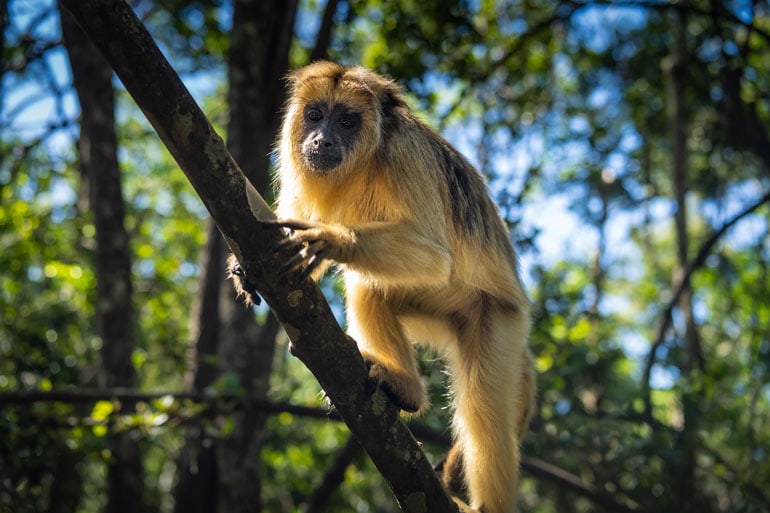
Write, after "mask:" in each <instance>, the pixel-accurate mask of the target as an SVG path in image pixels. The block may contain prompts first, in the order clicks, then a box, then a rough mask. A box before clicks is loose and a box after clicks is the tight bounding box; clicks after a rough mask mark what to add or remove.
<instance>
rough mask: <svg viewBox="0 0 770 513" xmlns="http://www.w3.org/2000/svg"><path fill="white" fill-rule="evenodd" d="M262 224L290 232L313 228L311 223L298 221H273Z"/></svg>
mask: <svg viewBox="0 0 770 513" xmlns="http://www.w3.org/2000/svg"><path fill="white" fill-rule="evenodd" d="M263 223H264V224H265V225H267V226H279V227H281V228H288V229H290V230H307V229H308V228H312V227H313V223H312V222H310V221H302V220H299V219H276V220H275V221H263Z"/></svg>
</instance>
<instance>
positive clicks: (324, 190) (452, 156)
mask: <svg viewBox="0 0 770 513" xmlns="http://www.w3.org/2000/svg"><path fill="white" fill-rule="evenodd" d="M311 105H322V106H323V107H324V109H328V112H332V111H333V109H334V108H335V107H336V106H339V108H344V109H345V112H348V111H349V112H353V113H356V115H360V126H359V127H358V128H357V133H356V135H355V139H354V140H355V143H354V144H353V145H352V147H347V146H344V145H343V146H344V147H342V148H339V149H338V150H339V152H340V153H341V154H342V155H343V158H342V161H341V163H340V164H339V165H338V166H337V167H335V168H334V169H331V170H319V169H317V168H315V167H314V166H313V165H312V162H311V161H309V160H308V159H307V158H305V156H304V155H303V143H304V144H305V147H307V141H308V131H309V129H308V125H307V123H308V121H307V117H306V115H305V114H304V113H305V112H306V109H307V108H308V106H311ZM278 153H279V173H278V186H279V192H278V216H279V219H281V220H282V221H283V222H284V223H285V225H286V226H290V227H292V228H294V232H293V234H292V235H290V236H289V239H290V242H291V243H293V244H296V245H297V250H298V251H299V252H300V254H301V256H300V257H299V258H298V259H297V260H298V264H297V265H298V266H308V265H313V266H315V265H318V263H319V262H320V261H321V260H323V261H324V262H325V263H328V262H331V261H333V262H335V263H336V264H337V265H338V266H339V267H341V268H342V270H343V272H344V278H345V286H346V296H347V317H348V329H349V332H350V334H351V335H352V336H353V338H355V339H356V340H357V342H358V344H359V347H360V349H361V352H362V354H363V355H364V357H365V358H366V359H367V360H368V361H369V362H370V363H371V373H372V375H373V376H374V377H376V378H377V379H379V380H380V382H381V384H382V386H383V388H384V389H385V391H386V392H388V394H389V395H390V397H391V398H392V399H393V400H394V401H395V402H396V404H398V405H399V406H400V407H401V408H403V409H405V410H408V411H421V410H423V409H424V408H426V407H427V396H426V393H425V389H424V387H423V384H422V382H421V380H420V376H419V375H418V370H417V364H416V360H415V352H414V349H413V346H412V343H414V342H419V343H424V344H428V345H430V346H433V347H435V348H437V349H439V350H440V351H441V352H442V353H443V354H444V355H445V357H446V361H447V363H448V366H449V374H450V376H451V379H450V387H451V391H452V397H453V402H454V421H453V433H454V438H455V441H456V443H455V446H454V448H453V449H452V451H451V453H450V457H449V459H448V460H447V463H446V464H445V465H444V472H445V481H446V482H447V483H448V485H452V487H453V488H455V489H458V490H459V491H460V492H466V491H467V499H468V501H469V505H466V504H465V503H460V502H459V501H458V503H459V504H461V507H462V508H464V510H465V511H475V512H484V513H511V512H513V511H515V510H516V493H517V492H516V490H517V483H518V477H519V443H520V440H521V437H522V436H523V434H524V432H525V430H526V427H527V424H528V422H529V417H530V414H531V411H532V407H533V406H532V405H533V397H534V390H535V376H534V369H533V365H532V358H531V355H530V353H529V350H528V348H527V338H528V331H529V310H530V305H529V301H528V299H527V297H526V295H525V293H524V290H523V288H522V285H521V282H520V279H519V275H518V271H517V262H516V256H515V253H514V250H513V247H512V245H511V243H510V239H509V234H508V229H507V227H506V225H505V223H504V222H503V220H502V219H501V218H500V216H499V214H498V212H497V209H496V207H495V205H494V204H493V202H492V201H491V200H490V198H489V196H488V192H487V187H486V183H485V181H484V179H483V177H482V175H481V174H480V173H479V172H478V171H477V170H476V169H474V168H473V166H471V165H470V164H469V163H468V161H467V160H466V159H465V158H463V157H462V155H460V153H459V152H457V151H456V150H455V149H454V148H452V146H451V145H450V144H449V143H448V142H447V141H445V140H444V139H443V138H442V137H441V136H439V135H438V134H437V133H436V132H434V131H433V130H431V129H430V128H429V127H428V126H426V125H425V124H424V123H423V122H421V121H420V120H419V119H417V117H415V116H414V114H413V113H412V112H411V111H410V110H409V108H408V106H407V104H406V102H405V101H404V98H403V96H402V93H401V91H400V90H399V88H398V86H397V85H396V84H395V83H394V82H393V81H391V80H389V79H387V78H385V77H382V76H380V75H378V74H376V73H374V72H372V71H370V70H368V69H366V68H362V67H343V66H340V65H337V64H333V63H330V62H318V63H315V64H312V65H310V66H308V67H305V68H302V69H300V70H299V71H297V72H296V73H294V74H293V75H292V76H291V78H290V95H289V100H288V104H287V108H286V114H285V119H284V123H283V128H282V135H281V138H280V141H279V145H278ZM325 267H326V266H325V265H320V266H318V268H317V269H316V270H315V272H314V275H315V276H316V277H318V276H319V275H320V274H322V271H323V269H324V268H325ZM458 483H462V484H464V486H460V485H458Z"/></svg>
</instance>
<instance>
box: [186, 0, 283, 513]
mask: <svg viewBox="0 0 770 513" xmlns="http://www.w3.org/2000/svg"><path fill="white" fill-rule="evenodd" d="M295 12H296V1H293V2H283V3H278V2H260V1H241V0H239V1H236V2H235V5H234V12H233V27H232V33H231V47H230V52H229V55H228V57H229V59H228V63H229V82H230V90H229V100H230V119H229V123H228V129H227V133H228V149H229V150H230V153H231V154H232V155H233V156H234V157H235V158H236V160H237V161H238V162H240V163H241V166H242V170H243V172H244V173H245V174H246V176H247V177H248V178H249V180H250V181H251V182H252V183H253V184H254V186H255V187H256V188H257V190H259V191H261V192H263V193H268V196H269V192H270V191H269V188H270V173H269V170H270V159H269V153H270V148H271V146H272V144H273V141H274V140H275V137H276V133H277V130H278V127H279V124H280V108H281V105H282V103H283V91H284V86H283V83H282V78H283V77H284V76H285V75H286V72H287V71H288V62H289V47H290V43H291V39H292V35H293V25H294V17H295ZM204 253H205V254H204V256H203V257H202V261H204V262H206V266H205V272H204V273H203V274H202V275H201V290H202V291H203V294H202V296H201V299H200V305H199V306H198V307H197V308H196V309H195V312H196V313H195V318H194V319H193V325H194V326H195V329H194V332H195V333H196V334H197V335H196V337H195V339H194V343H195V347H196V349H195V353H196V357H195V358H193V365H194V368H197V372H195V373H194V377H193V378H192V379H189V381H190V382H191V383H192V385H193V388H194V389H195V390H197V391H200V390H202V389H204V388H205V387H206V386H208V385H210V384H211V383H212V382H213V381H214V380H215V379H216V377H217V374H218V373H217V372H211V371H212V369H208V368H206V366H205V363H203V362H202V360H201V358H202V357H203V356H206V355H208V356H213V355H216V356H217V357H218V370H219V371H221V372H232V373H234V374H235V375H236V376H238V378H239V382H240V385H241V386H242V387H243V389H244V393H245V394H246V395H247V396H248V397H250V398H259V399H263V398H266V395H267V391H268V380H269V377H270V371H271V369H272V362H273V353H274V349H275V336H276V334H277V332H278V322H277V321H276V320H275V319H274V318H273V317H272V316H268V317H267V319H266V321H265V323H264V325H263V326H259V325H258V324H257V321H256V317H255V315H254V312H253V311H252V310H251V309H249V308H246V307H244V306H243V304H241V303H240V302H239V301H238V299H237V298H236V297H235V294H234V292H233V289H232V288H231V287H230V286H229V285H227V284H226V285H225V286H224V287H223V286H222V285H223V284H224V283H225V274H224V266H225V264H224V261H225V256H226V254H227V245H226V244H225V243H224V241H223V239H222V237H221V235H220V234H219V231H218V230H217V228H216V225H215V224H214V223H213V222H209V244H208V246H207V247H206V248H205V249H204ZM233 420H234V423H233V429H232V431H230V432H229V433H228V434H227V435H226V436H225V437H224V438H223V439H222V440H220V441H219V442H218V443H217V444H216V446H215V447H214V446H212V445H211V444H210V441H208V440H205V439H202V438H201V436H202V430H201V429H200V427H199V426H193V427H192V428H191V429H190V430H188V433H187V440H186V445H185V449H184V451H183V454H182V458H181V462H180V474H179V475H180V478H179V483H178V486H177V489H176V492H175V494H176V499H177V501H176V511H177V512H179V513H181V512H185V513H188V512H192V513H198V512H200V513H203V512H208V511H214V507H213V505H214V504H217V505H218V511H221V512H228V513H231V512H232V513H237V512H239V511H255V510H259V505H260V503H261V494H260V492H261V486H260V468H261V449H262V444H263V441H264V438H265V433H264V423H265V420H266V417H265V415H264V414H262V413H259V412H256V411H251V410H248V411H243V412H237V413H234V414H233ZM192 458H195V460H193V459H192Z"/></svg>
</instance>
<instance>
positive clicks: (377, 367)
mask: <svg viewBox="0 0 770 513" xmlns="http://www.w3.org/2000/svg"><path fill="white" fill-rule="evenodd" d="M365 359H366V364H367V367H369V378H370V379H372V380H373V381H374V382H376V383H379V385H380V387H381V388H382V391H383V392H385V395H387V396H388V399H390V400H391V401H392V402H393V404H395V405H396V406H398V407H399V408H400V409H402V410H404V411H406V412H409V413H417V412H419V411H424V410H425V409H426V408H427V407H428V397H427V394H426V393H425V387H424V386H423V384H422V381H420V378H419V377H416V376H415V377H413V376H409V375H408V374H406V373H404V372H395V371H391V370H390V369H388V368H387V367H385V366H384V365H382V364H381V363H378V362H374V361H372V360H371V359H370V358H366V357H365Z"/></svg>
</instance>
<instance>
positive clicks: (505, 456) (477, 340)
mask: <svg viewBox="0 0 770 513" xmlns="http://www.w3.org/2000/svg"><path fill="white" fill-rule="evenodd" d="M459 335H460V338H459V344H458V345H457V348H456V350H454V351H451V352H450V354H449V355H448V356H449V363H450V366H451V371H452V372H451V374H452V386H453V389H454V394H455V408H456V409H455V415H454V433H455V438H456V440H457V450H459V451H460V452H461V458H462V464H463V474H464V477H465V482H466V484H467V488H468V495H469V497H470V502H471V506H472V508H473V509H474V510H476V511H479V512H483V513H513V512H515V511H516V494H517V488H518V480H519V460H520V453H519V441H520V431H522V428H521V426H522V425H524V420H523V419H524V418H525V417H527V416H528V415H529V413H528V412H529V409H530V405H529V401H530V398H531V395H532V391H531V390H527V389H526V388H527V387H531V385H532V380H531V372H530V371H529V370H528V369H527V370H525V366H528V365H531V359H530V358H529V356H528V355H529V353H528V350H527V349H526V347H525V343H526V338H527V323H526V321H525V319H524V318H523V316H519V315H518V314H516V313H512V312H503V311H495V310H492V311H491V312H487V313H486V314H485V315H484V316H483V317H482V319H481V320H480V322H479V323H473V326H466V327H464V328H463V329H462V332H461V333H460V334H459ZM524 403H527V404H524Z"/></svg>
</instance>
